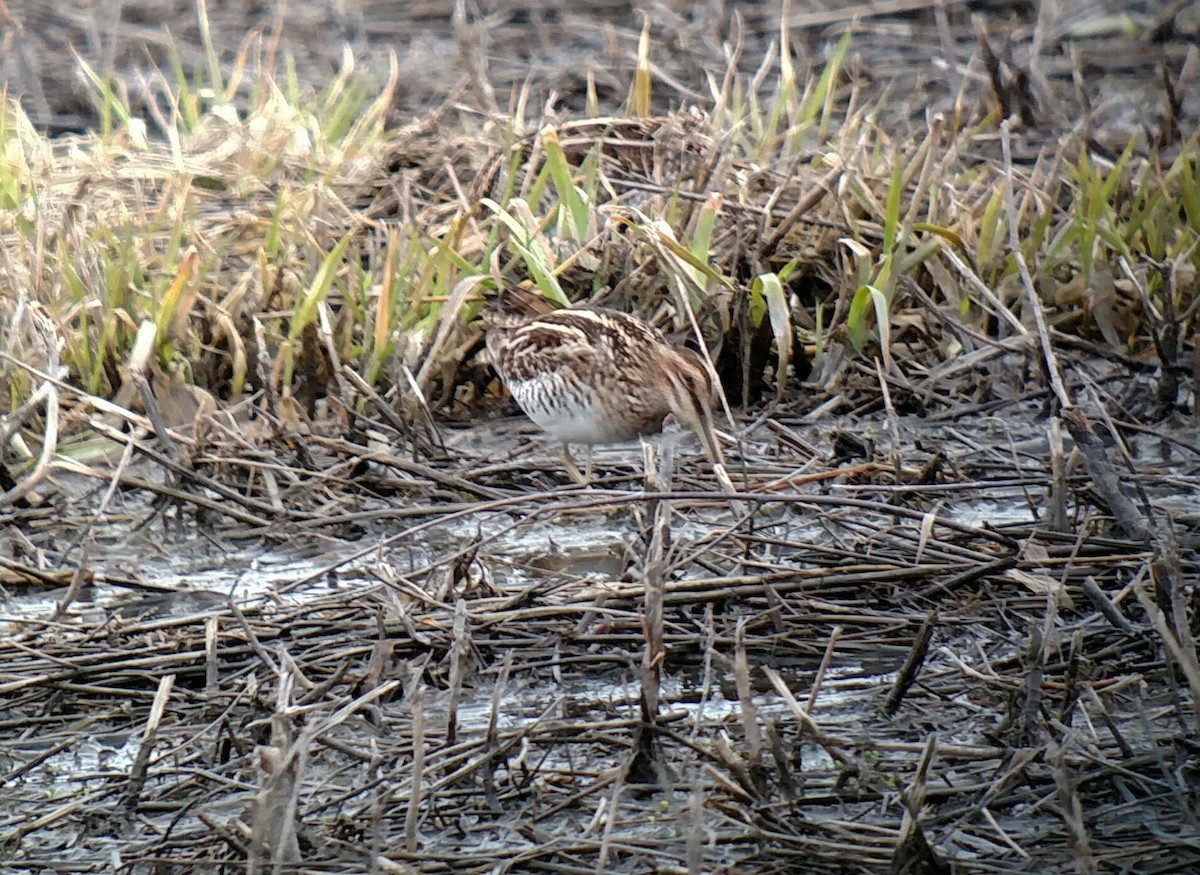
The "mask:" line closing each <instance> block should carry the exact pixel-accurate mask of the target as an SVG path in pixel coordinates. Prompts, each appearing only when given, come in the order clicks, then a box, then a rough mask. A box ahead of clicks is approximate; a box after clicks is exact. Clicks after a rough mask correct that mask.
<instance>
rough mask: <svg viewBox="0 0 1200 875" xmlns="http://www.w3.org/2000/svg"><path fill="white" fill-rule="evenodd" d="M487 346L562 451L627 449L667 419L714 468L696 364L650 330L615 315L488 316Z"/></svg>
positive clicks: (710, 389) (706, 393)
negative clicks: (689, 434)
mask: <svg viewBox="0 0 1200 875" xmlns="http://www.w3.org/2000/svg"><path fill="white" fill-rule="evenodd" d="M486 322H487V324H488V330H487V348H488V353H489V355H490V356H491V359H492V366H493V367H494V368H495V369H496V371H497V373H499V374H500V379H501V380H503V381H504V385H506V386H507V387H508V389H509V391H510V392H512V395H513V397H514V398H515V399H516V401H517V404H518V405H520V407H521V409H522V410H524V411H525V414H526V415H527V416H528V417H529V418H530V419H532V420H533V421H534V422H535V423H537V424H538V425H539V426H541V428H542V429H543V430H544V431H545V432H546V433H547V434H549V435H550V436H551V437H553V438H554V439H556V440H557V441H559V442H560V443H561V444H562V445H563V453H564V461H565V462H566V464H567V471H568V473H569V474H571V476H572V477H573V478H574V479H575V480H577V481H579V482H584V481H585V480H586V478H583V477H581V476H580V475H579V469H578V468H576V467H575V465H574V463H573V462H572V461H571V457H570V453H569V452H568V450H567V445H568V444H586V445H588V447H589V448H590V447H591V446H592V445H594V444H604V443H616V442H620V441H631V440H634V439H635V438H638V437H642V436H643V435H648V434H655V433H657V432H659V431H662V426H663V420H664V419H666V418H667V416H668V415H671V414H674V416H675V418H676V419H678V420H679V421H680V422H682V423H683V424H685V425H687V426H688V427H689V428H691V429H692V430H693V431H695V432H696V434H697V435H699V437H700V442H701V443H702V444H703V445H704V452H705V453H706V454H707V455H708V459H709V461H710V462H713V463H714V464H716V463H722V462H723V459H722V455H721V447H720V444H719V443H717V439H716V434H715V432H714V428H713V415H712V409H713V398H714V394H715V393H714V386H713V381H712V379H711V378H710V377H709V373H708V369H707V368H706V367H705V364H704V360H703V359H702V358H701V357H700V355H698V354H697V353H695V352H692V351H691V350H689V349H676V348H675V347H673V346H671V344H669V343H668V342H667V340H666V338H664V337H663V336H662V334H661V333H660V332H659V331H658V330H657V329H655V328H653V327H651V326H650V325H647V324H646V323H645V322H642V321H641V320H640V319H637V318H636V317H634V316H629V315H627V314H625V313H619V312H617V311H615V310H603V309H599V308H596V309H577V310H555V311H553V312H551V313H546V314H544V315H537V316H510V315H508V314H489V315H488V316H487V317H486Z"/></svg>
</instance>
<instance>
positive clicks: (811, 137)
mask: <svg viewBox="0 0 1200 875" xmlns="http://www.w3.org/2000/svg"><path fill="white" fill-rule="evenodd" d="M201 12H202V13H203V7H201ZM201 21H202V25H203V21H204V19H203V14H202V16H201ZM202 32H203V34H204V45H205V57H206V59H207V60H206V63H205V65H204V67H203V69H202V70H201V71H200V72H199V74H198V75H197V74H191V73H187V72H185V71H184V69H183V65H182V63H181V62H179V60H178V58H177V56H176V57H174V58H173V60H172V63H171V65H170V70H169V71H168V72H166V73H161V74H159V75H158V77H157V83H158V87H159V91H158V97H159V100H158V101H157V103H156V104H154V105H153V106H152V107H151V110H152V111H151V113H150V117H149V118H142V117H139V116H138V115H137V114H135V113H134V112H133V111H132V110H131V108H130V106H129V104H128V102H127V99H126V98H125V97H124V96H123V95H122V92H121V89H119V88H117V87H114V85H113V83H112V82H110V81H109V80H107V79H105V78H104V77H103V76H101V75H99V74H98V73H97V72H96V71H95V70H93V69H92V68H91V67H89V66H88V65H87V63H86V62H85V61H84V60H83V59H82V58H80V59H77V63H78V65H79V69H80V71H81V73H82V75H83V77H84V79H85V80H86V81H87V82H88V83H89V84H90V86H91V88H92V93H93V100H94V103H95V105H96V108H97V113H98V118H99V119H100V125H99V128H98V130H97V131H96V133H95V134H93V135H88V136H82V137H72V138H64V139H59V140H53V141H52V140H47V139H45V138H43V137H42V136H40V135H39V134H38V133H37V132H36V131H35V130H34V128H33V126H32V125H31V123H30V122H29V120H28V118H27V117H26V116H25V115H24V114H23V112H22V110H21V109H20V107H19V106H18V105H17V104H16V103H15V102H14V101H12V100H11V99H5V100H4V102H3V111H2V112H0V149H2V153H0V154H3V156H4V161H3V164H2V165H0V204H3V205H4V206H5V208H6V209H5V210H4V211H3V213H2V214H0V234H2V235H3V239H4V241H5V247H4V249H5V256H4V258H5V264H4V272H5V276H6V283H5V288H4V294H3V297H2V298H0V307H2V308H3V309H4V316H5V318H6V319H7V320H9V323H10V326H11V329H12V330H11V331H10V333H9V335H8V340H7V345H6V352H7V353H8V355H9V356H10V357H8V358H6V359H5V360H4V361H3V362H2V363H0V377H3V379H4V381H5V383H4V384H5V386H6V389H7V391H6V392H5V395H4V399H5V400H4V404H5V410H8V411H11V410H13V409H15V408H16V407H18V406H19V405H20V404H21V403H22V402H23V401H25V400H26V399H28V398H29V397H30V396H31V394H32V393H33V392H34V391H36V388H37V385H38V381H37V380H36V379H33V378H31V376H30V374H31V372H30V371H28V370H27V369H26V368H23V367H22V364H27V365H31V366H36V367H44V366H45V364H46V359H45V357H44V354H45V348H44V347H45V342H46V341H45V339H44V338H41V337H40V335H39V333H38V331H39V330H40V329H39V330H35V329H34V327H33V323H32V322H31V321H30V316H31V314H34V313H37V314H39V315H40V316H44V317H45V319H46V320H48V321H47V323H46V324H47V325H49V326H50V327H51V328H50V330H51V331H52V335H53V337H54V338H55V341H54V342H56V343H58V344H59V345H60V346H61V357H60V362H61V365H62V367H63V368H64V369H65V372H64V379H65V384H64V388H70V389H72V390H75V391H77V392H78V393H79V394H80V396H81V397H85V398H86V397H104V398H113V397H117V396H118V395H119V393H120V391H121V389H122V386H123V385H125V383H126V381H127V374H126V372H125V371H126V368H127V365H128V363H129V358H130V355H131V352H132V350H133V345H134V342H135V339H136V337H137V335H138V330H139V327H140V326H141V325H143V324H144V323H147V322H149V323H152V324H153V325H154V347H155V351H156V356H155V361H154V363H153V368H152V373H151V378H152V379H151V383H152V385H153V386H154V387H155V391H156V392H162V393H167V394H169V393H172V392H173V393H176V394H185V395H186V394H191V395H194V396H196V397H202V398H203V399H209V400H211V408H212V409H213V410H233V409H238V410H241V411H242V412H243V413H244V412H245V411H246V410H247V408H245V407H239V406H238V405H239V404H240V403H241V402H242V401H243V399H245V398H246V397H248V396H247V393H252V394H251V395H250V396H249V397H251V398H255V399H257V401H256V402H255V403H256V404H257V405H258V406H259V407H260V408H261V407H262V405H263V403H265V399H266V396H268V395H274V396H277V397H278V398H279V399H281V400H282V401H283V403H284V405H285V407H286V408H287V409H289V410H292V411H293V413H294V415H295V416H298V417H300V418H301V419H304V418H310V417H313V416H316V415H318V408H320V409H321V410H324V411H325V414H323V415H329V413H330V412H331V411H330V409H329V408H328V407H327V406H326V404H327V403H331V404H332V413H333V417H334V419H335V420H340V421H342V422H343V423H348V422H349V419H348V418H347V417H348V416H349V415H350V414H351V413H359V414H361V413H362V412H363V411H364V403H365V402H364V398H363V397H362V395H361V393H357V392H355V391H354V390H352V389H348V388H347V384H346V382H345V381H344V380H341V379H340V377H339V372H340V369H341V368H346V369H349V370H350V371H352V372H353V373H354V375H355V377H356V380H358V381H361V383H363V384H365V385H366V386H368V387H370V388H371V389H372V390H374V391H375V392H376V393H378V395H379V396H380V397H384V398H389V399H391V403H392V404H393V405H395V407H396V409H397V410H399V411H401V413H402V415H403V416H410V415H412V414H411V411H414V410H422V411H426V412H427V411H429V410H430V409H431V408H433V409H441V410H448V411H450V412H456V411H458V412H461V411H462V410H464V409H469V408H471V407H473V406H474V405H476V404H478V403H479V399H478V397H477V394H478V391H479V389H480V384H479V383H478V380H477V379H475V378H473V377H472V376H471V375H472V374H473V373H475V370H474V367H475V359H474V356H475V354H476V353H477V351H478V349H479V343H478V329H477V327H476V326H475V324H474V322H473V318H474V316H475V314H477V312H478V310H479V307H480V300H481V297H482V296H483V295H484V294H486V293H487V292H489V291H494V290H496V289H497V288H499V287H503V286H510V285H516V284H520V283H529V284H531V286H532V287H533V288H536V290H537V291H538V292H539V293H540V294H541V295H543V296H545V297H546V298H548V299H550V300H551V301H552V302H553V303H554V304H555V305H557V306H567V305H569V304H571V303H581V302H586V301H589V300H591V301H595V302H597V303H602V304H605V305H609V306H618V307H632V308H635V309H637V310H638V311H640V312H641V313H643V314H644V315H645V316H647V318H651V319H653V320H655V321H657V322H659V323H660V324H661V325H663V326H664V327H667V328H668V329H670V330H672V331H674V332H676V333H677V334H679V335H681V336H682V335H686V334H692V335H693V337H692V340H691V342H692V343H693V344H695V345H699V344H701V343H702V344H703V345H704V346H705V347H707V348H708V349H709V350H710V351H712V354H713V359H714V360H715V361H717V362H718V369H719V370H720V371H721V373H722V374H723V375H727V374H736V379H735V380H733V381H732V382H733V385H728V382H729V381H727V386H726V388H727V390H729V392H730V395H731V397H732V398H733V400H734V401H735V402H736V403H746V402H749V403H754V402H756V401H758V400H760V399H761V398H763V397H766V396H767V394H772V395H774V396H775V397H776V398H777V399H779V400H783V399H785V398H787V397H789V395H790V394H791V393H790V392H789V376H788V375H789V371H790V369H791V368H798V367H799V365H800V364H802V363H806V362H809V361H811V360H814V359H815V360H817V363H818V365H819V364H820V360H821V359H822V358H823V357H824V356H825V355H826V354H827V352H828V351H829V350H830V349H831V348H836V349H838V350H844V351H846V352H848V353H849V355H850V356H851V357H852V358H858V359H860V360H862V361H863V362H864V363H867V362H870V361H871V360H872V359H873V358H875V357H878V358H879V360H880V362H881V363H882V366H883V369H884V372H885V373H888V374H892V375H894V376H896V377H905V378H911V377H913V375H915V374H918V373H921V372H927V371H928V370H929V369H936V368H937V367H938V366H942V365H945V364H946V363H948V362H953V360H954V359H955V358H956V357H958V356H962V355H965V354H967V353H969V352H970V351H971V349H972V348H974V347H975V346H976V345H977V344H978V343H980V342H988V339H990V340H991V341H996V340H1003V338H1004V337H1005V336H1006V335H1008V334H1010V333H1012V332H1014V331H1016V332H1018V333H1019V332H1020V330H1021V326H1023V325H1026V324H1028V316H1027V314H1025V313H1023V312H1022V305H1021V301H1020V297H1019V295H1018V294H1017V289H1018V286H1019V283H1018V279H1017V270H1016V262H1015V261H1014V259H1013V255H1012V252H1011V250H1010V248H1009V246H1008V245H1007V241H1008V240H1009V237H1010V229H1009V228H1008V227H1007V226H1006V222H1007V216H1008V215H1009V214H1010V212H1011V214H1012V215H1015V216H1016V219H1017V222H1018V225H1019V227H1017V228H1016V239H1017V240H1018V243H1019V246H1020V250H1021V255H1022V257H1023V258H1024V260H1025V262H1026V263H1027V264H1028V265H1029V266H1030V269H1031V271H1032V275H1033V277H1034V279H1035V282H1036V284H1037V287H1038V292H1039V295H1040V297H1041V300H1042V303H1043V305H1044V306H1046V307H1048V308H1050V310H1051V312H1052V316H1051V322H1052V324H1053V325H1054V326H1055V328H1056V330H1058V331H1061V332H1066V333H1068V334H1070V335H1071V336H1073V337H1075V338H1078V339H1080V340H1082V341H1085V342H1087V343H1090V344H1092V345H1093V347H1094V348H1097V349H1101V348H1102V349H1107V350H1109V351H1111V352H1112V353H1113V354H1116V355H1122V356H1130V357H1133V358H1138V357H1142V356H1144V355H1146V354H1147V353H1149V352H1150V351H1152V350H1157V351H1158V352H1159V353H1162V350H1163V344H1162V342H1161V338H1162V336H1163V335H1164V334H1169V335H1170V337H1171V343H1170V348H1171V350H1172V351H1173V352H1172V355H1175V356H1176V357H1178V356H1181V355H1182V354H1183V352H1184V350H1186V348H1188V347H1191V346H1193V345H1194V339H1195V332H1196V322H1197V318H1198V313H1197V308H1196V306H1195V305H1194V302H1193V300H1192V299H1191V298H1190V296H1189V293H1188V289H1189V288H1190V280H1189V278H1191V277H1194V276H1195V273H1196V269H1197V267H1198V265H1200V246H1197V240H1198V239H1200V186H1198V185H1197V180H1196V160H1197V157H1196V153H1197V139H1196V135H1195V134H1192V135H1191V136H1190V137H1189V138H1184V139H1181V140H1180V141H1179V142H1178V144H1177V145H1176V146H1175V147H1174V149H1173V151H1172V152H1170V153H1166V152H1161V151H1158V150H1153V151H1150V152H1148V153H1147V152H1145V150H1138V149H1135V147H1134V143H1133V141H1132V140H1131V141H1130V145H1129V147H1128V148H1126V149H1125V150H1124V152H1122V153H1121V154H1120V155H1119V156H1117V157H1116V158H1115V160H1108V159H1105V158H1103V157H1100V156H1099V155H1097V154H1095V153H1094V152H1093V151H1092V150H1090V149H1089V148H1088V146H1087V143H1086V142H1084V141H1083V140H1082V139H1080V138H1077V137H1072V136H1064V137H1062V138H1060V139H1058V140H1057V141H1045V142H1043V143H1042V145H1041V146H1040V149H1039V151H1038V153H1037V155H1036V158H1034V160H1032V161H1030V162H1028V163H1026V164H1024V165H1020V166H1018V167H1017V168H1016V169H1015V171H1014V173H1013V177H1012V179H1013V184H1014V187H1015V188H1014V199H1015V204H1013V205H1012V206H1014V207H1015V210H1014V211H1006V209H1005V208H1004V207H1005V194H1004V191H1005V189H1004V186H1003V184H1002V182H1003V174H1002V169H1001V168H1000V167H999V165H998V162H996V161H993V160H991V159H989V158H987V157H986V155H987V154H988V152H989V151H990V144H992V143H993V142H994V132H995V128H996V125H997V123H998V121H999V117H998V112H997V110H996V109H994V108H993V109H990V110H989V109H987V106H988V104H986V103H985V104H982V105H981V108H980V110H979V111H978V112H977V113H975V114H972V113H971V112H969V111H966V110H965V109H964V110H962V111H961V112H959V111H956V112H955V113H954V114H953V116H952V117H943V116H936V117H932V118H930V119H929V123H928V125H927V126H924V127H919V128H917V129H916V132H915V133H913V134H910V135H903V134H901V133H899V132H894V131H889V130H885V129H884V128H883V127H882V126H881V124H880V123H879V119H880V118H881V117H883V116H884V115H885V111H886V110H887V109H888V101H890V100H894V99H895V93H894V91H893V90H892V89H888V88H884V89H873V90H871V91H870V92H869V93H868V91H867V90H865V89H864V88H863V87H862V83H860V82H859V81H858V80H857V79H855V78H854V76H853V75H852V73H850V72H849V71H847V69H846V67H845V63H846V58H847V53H848V51H849V49H850V47H851V46H852V44H853V36H852V34H851V33H850V31H849V30H847V31H846V32H845V33H844V34H843V35H842V36H841V38H840V39H839V40H838V41H837V42H836V44H835V45H834V46H833V49H832V51H831V52H830V54H829V57H828V59H827V60H826V61H825V62H824V63H823V64H821V65H820V66H816V67H806V68H803V69H798V68H797V67H796V66H795V62H794V60H793V52H792V49H791V46H790V45H789V41H788V40H789V37H788V29H787V28H786V27H784V28H781V29H780V34H779V38H778V40H777V42H776V44H775V46H773V47H772V50H771V51H769V52H768V53H767V54H766V56H765V57H764V58H763V61H762V63H761V65H760V66H759V67H758V68H757V70H756V72H755V73H754V74H753V75H752V76H747V75H745V74H743V73H741V72H740V69H739V67H738V60H739V59H738V57H737V56H736V54H735V55H734V56H733V57H732V58H731V59H730V61H729V63H728V65H727V67H726V68H725V69H723V70H713V71H712V73H711V75H710V77H709V85H710V97H711V103H710V104H709V105H708V106H706V107H702V108H701V109H702V111H699V110H697V109H684V110H680V111H678V112H676V113H674V114H671V115H667V116H652V115H651V113H650V107H651V106H652V105H653V91H654V89H655V88H656V87H658V86H659V85H660V83H658V82H656V81H655V77H654V74H653V56H654V53H655V51H656V49H657V47H656V46H655V45H654V44H653V41H652V40H651V39H650V37H649V33H650V32H649V29H648V26H647V29H644V30H643V32H642V34H641V38H640V40H639V42H638V47H637V55H636V62H635V66H634V73H633V77H632V79H631V80H630V82H629V89H628V101H627V105H626V111H625V113H624V114H623V115H622V116H618V117H609V118H596V119H585V120H576V121H567V122H559V123H556V124H549V125H547V124H544V123H542V122H540V121H535V120H534V119H535V118H537V119H542V118H544V117H546V115H547V113H545V112H543V110H542V108H540V107H535V106H534V97H533V95H532V94H530V93H528V92H527V91H522V92H520V93H518V94H516V95H515V96H514V99H513V101H512V103H511V111H510V113H509V114H508V115H495V114H487V113H479V112H476V111H473V110H470V109H468V108H466V107H462V106H458V105H453V104H448V105H446V106H444V107H442V108H441V109H439V110H437V111H436V112H435V113H434V119H435V121H434V122H432V123H430V122H423V121H418V122H414V123H412V124H410V125H408V126H405V127H399V128H396V127H389V126H388V125H387V124H386V117H387V111H388V107H389V106H390V105H391V104H392V102H393V99H394V92H395V89H396V85H397V69H396V65H395V63H394V62H393V64H392V66H391V71H390V77H389V78H388V79H386V80H385V81H375V80H372V79H371V78H370V77H369V76H366V75H363V74H360V73H359V72H358V71H357V70H356V69H355V62H354V58H353V57H352V56H350V55H349V54H348V53H347V54H346V55H344V57H343V62H342V67H341V70H340V71H339V73H338V74H337V75H336V76H335V77H334V78H333V79H332V80H331V81H330V82H329V83H328V84H327V85H326V86H325V87H323V88H320V89H310V88H305V87H303V86H301V85H300V84H299V83H298V81H297V79H296V77H295V71H294V70H293V69H292V67H291V65H290V64H289V61H288V59H287V58H286V57H282V58H280V59H278V60H277V59H276V56H275V54H274V49H273V47H272V46H271V45H269V44H267V45H264V43H263V41H262V40H261V39H260V38H250V39H247V41H246V42H245V43H244V44H243V45H242V47H241V49H240V51H239V52H238V54H237V56H236V62H235V64H234V65H233V66H232V67H231V68H230V69H222V67H221V65H220V64H219V63H218V62H217V60H216V53H215V51H214V49H213V46H212V44H211V38H210V37H209V36H208V31H207V28H204V27H203V26H202ZM869 95H870V96H869ZM689 312H690V313H694V314H695V319H696V321H695V323H694V325H693V324H692V323H691V322H690V320H691V318H692V317H690V316H688V313H689ZM948 325H952V326H957V327H956V328H954V329H950V328H947V326H948ZM697 329H698V332H699V335H700V336H698V337H697V336H695V335H696V333H697ZM306 338H307V339H306ZM971 338H975V340H974V341H973V340H972V339H971ZM797 373H798V374H799V373H800V371H799V370H797ZM301 384H303V387H302V385H301ZM824 389H825V390H826V391H827V392H829V393H831V394H836V393H837V392H838V390H839V387H838V386H837V385H836V384H829V383H827V384H826V385H825V386H824ZM735 390H737V391H735ZM264 393H265V394H264ZM125 400H129V399H125ZM293 402H294V403H293ZM206 403H207V402H206ZM135 406H138V405H137V404H136V403H135ZM405 411H408V412H405ZM422 415H424V414H422ZM189 421H190V420H189V417H188V415H187V410H186V409H185V410H184V411H183V412H182V414H181V416H179V417H176V418H173V419H172V421H171V422H170V423H169V425H171V426H182V425H187V424H189ZM25 424H26V426H27V428H26V433H27V434H26V436H27V438H29V439H30V440H32V441H33V442H35V443H36V442H37V440H38V437H37V435H38V432H39V429H40V426H39V424H38V420H37V419H36V418H33V419H28V420H26V422H25ZM65 426H66V431H67V433H71V432H73V431H75V430H77V429H86V428H87V426H86V420H85V419H73V420H69V421H68V422H67V423H65Z"/></svg>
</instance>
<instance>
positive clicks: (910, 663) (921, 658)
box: [810, 608, 938, 717]
mask: <svg viewBox="0 0 1200 875" xmlns="http://www.w3.org/2000/svg"><path fill="white" fill-rule="evenodd" d="M937 622H938V612H937V608H933V609H932V610H931V611H930V612H929V613H928V614H926V615H925V620H924V621H923V622H922V623H921V628H920V629H918V630H917V635H916V637H915V638H914V639H913V643H912V647H911V648H909V651H908V658H907V659H905V660H904V665H903V666H901V667H900V671H899V672H897V673H896V680H895V681H893V682H892V690H891V692H890V693H888V697H887V700H886V701H884V703H883V713H884V714H887V715H888V716H889V717H890V716H893V715H895V713H896V712H897V711H898V710H899V709H900V702H901V701H902V700H903V699H904V694H905V693H907V692H908V690H909V688H910V687H911V686H912V685H913V683H914V682H916V679H917V675H918V674H920V672H921V666H922V665H924V664H925V657H926V656H928V655H929V642H930V641H932V640H933V630H934V629H936V628H937ZM810 707H811V706H810Z"/></svg>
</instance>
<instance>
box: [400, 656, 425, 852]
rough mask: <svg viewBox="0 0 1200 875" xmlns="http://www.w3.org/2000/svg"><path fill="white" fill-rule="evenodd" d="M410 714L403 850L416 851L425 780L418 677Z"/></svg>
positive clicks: (422, 692)
mask: <svg viewBox="0 0 1200 875" xmlns="http://www.w3.org/2000/svg"><path fill="white" fill-rule="evenodd" d="M409 713H410V714H411V715H412V770H411V774H410V777H409V782H410V783H409V789H408V807H407V808H406V809H405V811H404V850H405V851H407V852H408V853H409V854H415V853H416V852H417V827H418V826H419V824H420V821H421V784H422V783H423V782H424V780H425V684H424V683H423V682H422V681H421V680H420V679H419V678H418V679H417V681H416V683H414V684H413V689H412V693H411V694H410V696H409Z"/></svg>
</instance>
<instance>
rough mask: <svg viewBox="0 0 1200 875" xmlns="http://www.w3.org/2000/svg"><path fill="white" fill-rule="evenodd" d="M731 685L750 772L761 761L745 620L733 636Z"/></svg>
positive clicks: (741, 618)
mask: <svg viewBox="0 0 1200 875" xmlns="http://www.w3.org/2000/svg"><path fill="white" fill-rule="evenodd" d="M733 641H734V648H735V649H734V656H733V683H734V687H735V688H736V689H737V696H738V710H739V711H740V712H741V722H742V734H743V736H744V737H745V739H746V748H747V750H746V760H747V762H748V763H749V765H750V768H751V770H752V771H753V769H755V768H756V767H757V766H758V765H759V763H760V762H761V761H762V735H761V733H760V732H759V727H758V708H757V707H756V706H755V704H754V684H753V683H752V681H751V678H750V671H751V669H750V659H749V657H748V656H747V654H746V618H745V617H739V618H738V621H737V628H736V631H735V632H734V636H733Z"/></svg>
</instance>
